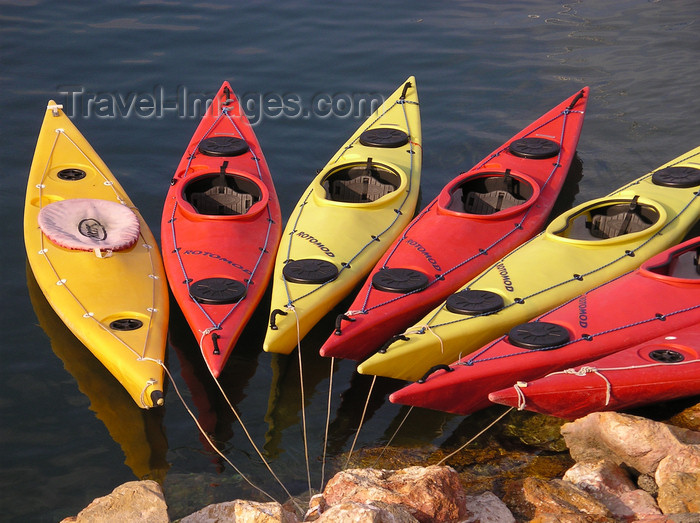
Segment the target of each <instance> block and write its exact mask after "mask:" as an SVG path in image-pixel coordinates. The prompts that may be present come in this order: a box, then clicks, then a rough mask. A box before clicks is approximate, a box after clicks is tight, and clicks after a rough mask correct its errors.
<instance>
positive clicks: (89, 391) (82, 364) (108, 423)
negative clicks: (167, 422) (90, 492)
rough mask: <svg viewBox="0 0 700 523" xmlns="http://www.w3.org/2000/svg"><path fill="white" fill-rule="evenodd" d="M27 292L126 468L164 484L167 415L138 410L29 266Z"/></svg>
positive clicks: (151, 410)
mask: <svg viewBox="0 0 700 523" xmlns="http://www.w3.org/2000/svg"><path fill="white" fill-rule="evenodd" d="M27 288H28V289H29V299H30V300H31V302H32V307H33V308H34V313H35V314H36V316H37V319H38V320H39V325H40V326H41V328H42V329H43V330H44V332H45V333H46V335H47V336H48V337H49V339H50V340H51V348H52V349H53V352H54V354H56V356H58V357H59V358H60V359H61V361H62V362H63V367H64V368H65V369H66V371H68V373H70V374H71V376H73V378H74V379H75V381H76V384H77V385H78V389H79V390H80V392H82V393H83V394H84V395H85V396H86V397H87V399H88V400H89V401H90V410H91V411H93V412H94V413H95V416H96V417H97V419H99V420H100V421H101V422H102V423H104V425H105V427H106V428H107V431H108V432H109V435H110V436H111V437H112V439H113V440H114V441H115V442H116V443H117V444H118V445H119V446H120V447H121V449H122V452H123V453H124V464H126V465H127V466H128V467H129V468H130V469H131V471H132V472H133V473H134V476H136V477H137V478H138V479H152V480H155V481H157V482H158V483H161V484H162V483H163V480H165V475H166V472H167V470H168V468H169V467H170V465H169V464H168V460H167V459H166V454H167V452H168V442H167V439H166V437H165V430H164V428H163V414H164V410H163V409H150V410H143V409H140V408H138V407H137V406H136V405H134V402H133V400H132V399H131V396H129V394H127V392H126V391H125V390H124V387H122V386H121V384H120V383H119V382H118V381H117V380H116V379H114V377H113V376H112V375H111V374H110V373H109V372H107V370H106V369H105V368H104V365H102V364H101V363H100V362H99V361H97V359H96V358H95V357H94V356H93V355H92V354H91V353H90V352H88V351H87V350H85V345H83V344H82V343H81V342H80V340H78V339H77V338H76V337H75V336H74V335H73V333H72V332H71V331H69V330H68V328H67V327H66V325H65V324H64V323H63V322H62V321H61V319H60V318H59V317H58V316H57V315H56V313H55V312H54V310H53V309H52V308H51V306H50V305H49V302H47V301H46V298H45V297H44V295H43V293H42V292H41V289H40V288H39V285H38V284H37V282H36V278H35V277H34V274H33V273H32V271H31V269H30V268H29V267H27Z"/></svg>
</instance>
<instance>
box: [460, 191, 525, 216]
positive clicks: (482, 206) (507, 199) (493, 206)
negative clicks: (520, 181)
mask: <svg viewBox="0 0 700 523" xmlns="http://www.w3.org/2000/svg"><path fill="white" fill-rule="evenodd" d="M524 201H525V200H524V199H519V198H516V197H515V196H513V195H512V194H510V193H508V192H506V191H491V192H487V193H478V192H474V191H472V192H470V193H469V194H467V198H466V201H465V203H464V210H465V211H466V212H468V213H471V214H493V213H495V212H498V211H502V210H503V209H507V208H509V207H515V206H516V205H519V204H521V203H523V202H524Z"/></svg>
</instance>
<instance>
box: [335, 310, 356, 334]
mask: <svg viewBox="0 0 700 523" xmlns="http://www.w3.org/2000/svg"><path fill="white" fill-rule="evenodd" d="M343 320H346V321H349V322H353V321H355V318H351V317H350V316H348V315H347V314H338V316H336V318H335V332H334V334H335V335H336V336H340V335H341V334H342V331H341V330H340V324H341V323H342V322H343Z"/></svg>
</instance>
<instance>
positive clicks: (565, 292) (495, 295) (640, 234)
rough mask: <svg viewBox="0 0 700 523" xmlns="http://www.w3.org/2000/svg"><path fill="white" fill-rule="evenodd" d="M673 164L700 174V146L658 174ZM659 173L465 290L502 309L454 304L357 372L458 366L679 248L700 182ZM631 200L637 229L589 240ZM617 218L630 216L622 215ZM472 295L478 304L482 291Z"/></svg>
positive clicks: (565, 221) (585, 210)
mask: <svg viewBox="0 0 700 523" xmlns="http://www.w3.org/2000/svg"><path fill="white" fill-rule="evenodd" d="M667 167H691V168H694V169H700V147H698V148H696V149H694V150H692V151H690V152H688V153H686V154H684V155H682V156H680V157H678V158H676V159H675V160H673V161H671V162H669V163H667V164H665V165H663V166H661V167H659V168H658V169H656V171H661V170H662V169H665V168H667ZM656 171H653V172H652V173H649V174H647V175H645V176H642V177H641V178H639V179H638V180H636V181H634V182H632V183H630V184H629V185H627V186H625V187H622V188H621V189H619V190H617V191H615V192H613V193H611V194H610V195H608V196H607V197H605V198H600V199H596V200H592V201H590V202H587V203H584V204H582V205H579V206H578V207H576V208H574V209H572V210H570V211H568V212H566V213H564V214H562V215H561V216H559V217H558V218H556V219H555V220H554V221H553V222H552V223H551V224H550V225H549V226H548V227H547V229H546V230H545V231H544V232H543V233H542V234H540V235H538V236H536V237H535V238H533V239H532V240H530V241H529V242H527V243H525V244H524V245H522V246H521V247H520V248H518V249H516V250H515V251H513V252H512V253H510V254H508V255H507V256H505V257H504V258H502V259H501V260H500V261H499V262H497V263H495V264H494V265H492V266H491V267H490V268H489V269H487V270H486V271H484V272H483V273H481V274H480V275H479V276H477V277H476V278H475V279H473V280H471V281H470V282H469V283H468V284H467V285H465V286H464V287H463V288H462V289H461V291H460V292H462V291H467V290H469V291H486V292H487V293H488V294H486V296H488V297H489V299H490V300H494V299H495V300H496V301H495V302H494V303H496V302H498V301H499V298H500V300H501V304H500V306H499V307H496V309H495V311H494V310H492V311H486V310H483V312H472V313H471V314H464V313H457V312H453V311H454V307H452V311H451V310H448V306H447V302H445V303H443V304H442V305H441V306H440V307H438V308H436V309H435V310H433V311H431V312H430V313H429V314H428V315H427V316H425V317H424V318H423V319H422V320H421V321H420V322H419V323H418V324H416V325H414V326H413V327H411V328H410V329H408V330H407V331H406V332H405V333H404V336H405V337H406V339H405V340H398V341H396V342H394V343H393V344H392V345H391V346H389V347H388V349H387V350H386V352H385V353H377V354H375V355H373V356H372V357H370V358H368V359H367V360H366V361H364V362H363V363H362V364H361V365H360V366H359V367H358V371H359V372H360V373H362V374H374V375H379V376H388V377H392V378H398V379H403V380H410V381H417V380H419V379H420V378H421V377H423V375H424V374H425V373H426V372H427V371H428V370H429V369H431V368H432V367H434V366H436V365H448V364H450V363H453V362H455V361H457V360H458V359H460V358H461V357H462V356H463V355H465V354H469V353H471V352H473V351H475V350H477V349H479V348H481V347H482V346H484V345H485V344H486V343H488V342H489V341H491V340H493V339H495V338H497V337H499V336H502V335H503V334H506V333H507V332H508V331H509V330H510V329H511V328H512V327H514V326H516V325H519V324H521V323H525V322H526V321H528V320H529V319H531V318H532V317H534V316H536V315H539V314H541V313H544V312H546V311H548V310H550V309H552V308H554V307H556V306H557V305H559V304H561V303H563V302H565V301H567V300H568V299H570V298H573V297H575V296H577V295H579V294H582V293H583V292H585V291H587V290H589V289H591V288H594V287H596V286H598V285H600V284H602V283H604V282H606V281H608V280H610V279H612V278H614V277H616V276H619V275H621V274H624V273H626V272H628V271H630V270H633V269H635V268H637V267H638V266H639V265H641V264H642V263H643V262H644V261H645V260H647V259H648V258H650V257H651V256H653V255H654V254H656V253H658V252H661V251H663V250H665V249H667V248H668V247H671V246H672V245H675V244H676V243H678V242H679V241H680V240H681V239H683V237H684V236H685V234H686V233H687V232H688V231H689V230H690V229H691V228H692V227H693V225H694V224H695V223H696V222H697V221H698V220H699V219H700V196H699V195H698V186H700V179H698V180H697V181H696V182H695V185H693V186H691V187H684V188H683V187H667V186H661V185H656V184H654V183H653V182H652V175H653V173H654V172H656ZM698 174H700V172H699V173H698ZM635 197H637V199H636V200H634V199H635ZM632 201H635V202H636V206H635V209H636V211H635V212H636V213H638V214H637V215H636V216H637V218H634V216H635V214H634V212H632V213H631V214H630V219H629V220H628V222H627V225H626V227H628V228H629V227H630V225H629V224H630V223H633V224H634V223H636V225H635V227H634V229H636V230H633V232H627V233H622V234H620V235H618V236H610V237H608V238H599V237H594V236H592V235H590V227H591V226H590V223H591V220H592V217H594V216H599V215H603V214H604V213H603V210H606V209H607V210H609V209H615V210H616V212H617V210H620V209H625V208H629V206H630V205H631V203H632ZM640 215H641V216H642V217H643V219H642V218H639V216H640ZM615 216H616V217H619V218H624V217H625V216H626V215H625V214H624V212H623V213H618V214H616V215H615ZM633 218H634V220H632V219H633ZM586 221H587V222H588V224H589V225H588V226H586V225H585V222H586ZM593 221H594V222H595V220H593ZM620 221H621V222H624V219H623V220H620ZM646 222H649V223H646ZM598 223H602V219H600V221H599V222H598ZM587 227H588V228H587ZM642 227H646V228H643V229H642ZM596 234H597V235H600V234H601V233H599V232H596ZM468 296H470V299H473V298H475V293H470V294H469V295H468ZM452 303H455V302H452ZM631 306H633V305H631Z"/></svg>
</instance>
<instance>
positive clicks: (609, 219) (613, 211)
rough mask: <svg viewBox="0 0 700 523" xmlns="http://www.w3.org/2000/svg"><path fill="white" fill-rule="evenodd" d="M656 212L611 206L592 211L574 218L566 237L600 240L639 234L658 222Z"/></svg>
mask: <svg viewBox="0 0 700 523" xmlns="http://www.w3.org/2000/svg"><path fill="white" fill-rule="evenodd" d="M658 218H659V215H658V213H657V212H656V210H655V209H654V208H653V207H651V206H648V205H636V206H635V208H634V209H630V204H627V203H622V204H613V205H608V206H605V207H598V208H595V209H592V210H591V211H590V212H585V213H582V214H580V215H579V216H577V217H576V218H574V220H573V223H572V224H571V226H570V227H569V228H568V233H567V234H566V236H567V237H569V238H572V239H577V240H600V239H607V238H615V237H617V236H622V235H623V234H629V233H633V232H640V231H643V230H645V229H648V228H649V227H651V226H652V225H653V224H654V223H656V221H657V220H658Z"/></svg>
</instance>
